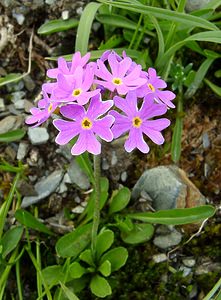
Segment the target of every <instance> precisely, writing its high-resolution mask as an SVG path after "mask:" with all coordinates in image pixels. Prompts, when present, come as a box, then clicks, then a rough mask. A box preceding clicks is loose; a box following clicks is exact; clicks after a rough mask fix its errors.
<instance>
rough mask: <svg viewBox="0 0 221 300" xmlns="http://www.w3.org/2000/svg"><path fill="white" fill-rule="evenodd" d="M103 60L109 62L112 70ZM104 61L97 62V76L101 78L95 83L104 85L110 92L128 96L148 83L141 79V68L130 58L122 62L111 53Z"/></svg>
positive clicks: (125, 58) (123, 59)
mask: <svg viewBox="0 0 221 300" xmlns="http://www.w3.org/2000/svg"><path fill="white" fill-rule="evenodd" d="M103 60H107V62H108V65H109V66H110V70H108V68H107V67H106V65H105V64H104V62H103ZM103 60H101V59H98V60H97V70H96V71H95V75H96V76H97V77H98V78H99V79H96V80H95V81H94V82H95V83H97V84H99V85H102V86H103V87H105V88H106V89H108V90H110V91H112V92H113V91H115V90H116V91H117V93H118V94H120V95H126V94H127V93H128V91H130V90H134V89H137V88H138V87H140V86H142V85H144V84H145V83H146V81H147V80H146V79H145V78H141V76H140V75H141V66H140V65H134V63H133V61H132V59H131V58H130V57H124V58H122V59H121V60H120V59H119V56H118V55H117V54H116V53H115V52H113V51H112V52H111V53H110V54H109V55H108V57H107V58H106V56H104V58H103Z"/></svg>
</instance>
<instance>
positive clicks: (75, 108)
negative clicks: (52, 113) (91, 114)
mask: <svg viewBox="0 0 221 300" xmlns="http://www.w3.org/2000/svg"><path fill="white" fill-rule="evenodd" d="M60 112H61V114H62V115H63V116H64V117H65V118H68V119H71V120H76V119H82V118H83V116H84V115H85V110H84V108H83V107H82V106H81V105H78V104H68V105H65V106H62V107H61V108H60Z"/></svg>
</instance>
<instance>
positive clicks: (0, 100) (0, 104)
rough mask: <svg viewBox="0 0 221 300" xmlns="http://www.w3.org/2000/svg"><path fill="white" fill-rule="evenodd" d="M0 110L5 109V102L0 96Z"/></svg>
mask: <svg viewBox="0 0 221 300" xmlns="http://www.w3.org/2000/svg"><path fill="white" fill-rule="evenodd" d="M0 111H5V102H4V99H3V98H0Z"/></svg>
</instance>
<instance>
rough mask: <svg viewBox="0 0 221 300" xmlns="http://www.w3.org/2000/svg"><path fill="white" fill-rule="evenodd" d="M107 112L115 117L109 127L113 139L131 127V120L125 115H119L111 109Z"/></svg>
mask: <svg viewBox="0 0 221 300" xmlns="http://www.w3.org/2000/svg"><path fill="white" fill-rule="evenodd" d="M109 114H110V115H111V116H113V117H114V118H115V121H114V125H113V127H112V128H111V130H112V132H113V135H114V138H115V139H116V138H118V137H119V136H121V135H122V134H124V133H125V132H127V131H128V130H129V129H130V128H131V120H130V119H129V118H128V117H127V116H124V115H121V114H119V113H118V112H116V111H115V110H111V111H110V112H109Z"/></svg>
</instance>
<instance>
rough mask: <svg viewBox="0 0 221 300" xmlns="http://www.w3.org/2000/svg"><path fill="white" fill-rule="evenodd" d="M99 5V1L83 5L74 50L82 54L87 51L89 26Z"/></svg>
mask: <svg viewBox="0 0 221 300" xmlns="http://www.w3.org/2000/svg"><path fill="white" fill-rule="evenodd" d="M101 5H102V4H100V3H95V2H91V3H89V4H88V5H87V6H86V7H85V9H84V11H83V13H82V15H81V18H80V22H79V25H78V30H77V36H76V41H75V51H80V52H81V54H82V55H84V54H85V53H87V51H88V43H89V36H90V32H91V26H92V23H93V20H94V18H95V15H96V12H97V10H98V9H99V7H100V6H101Z"/></svg>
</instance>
